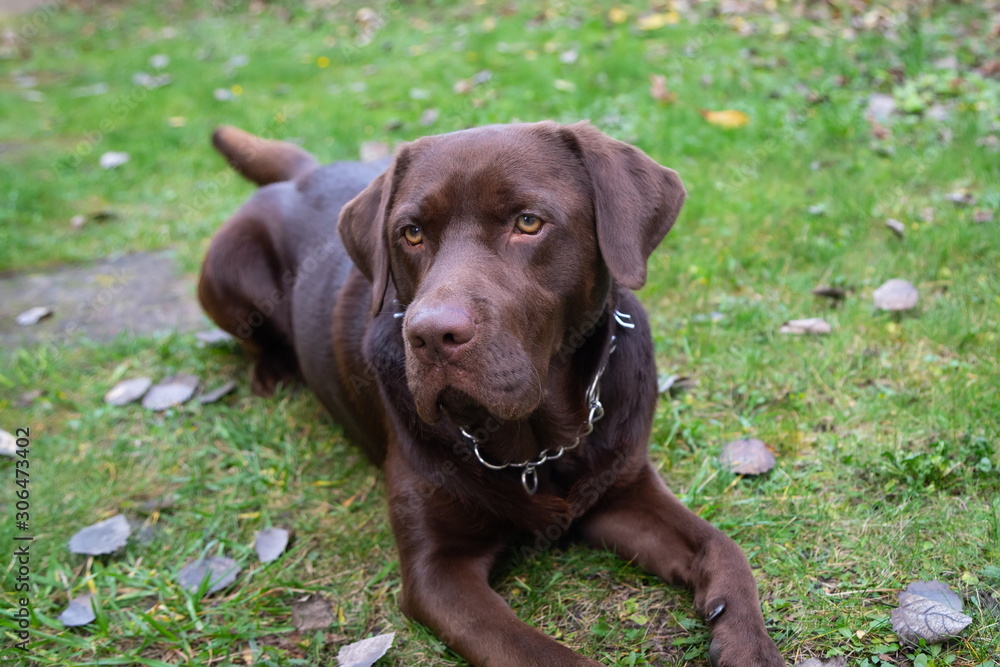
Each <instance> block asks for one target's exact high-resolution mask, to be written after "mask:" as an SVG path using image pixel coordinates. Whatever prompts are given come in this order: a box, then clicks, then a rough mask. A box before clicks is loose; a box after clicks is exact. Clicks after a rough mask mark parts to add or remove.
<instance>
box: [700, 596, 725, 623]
mask: <svg viewBox="0 0 1000 667" xmlns="http://www.w3.org/2000/svg"><path fill="white" fill-rule="evenodd" d="M724 611H726V603H725V601H723V602H720V603H719V604H717V605H715V609H713V610H712V611H711V612H709V614H708V616H706V617H705V622H706V623H711V622H712V621H714V620H716V619H717V618H719V617H720V616H722V612H724Z"/></svg>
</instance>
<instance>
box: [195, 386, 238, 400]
mask: <svg viewBox="0 0 1000 667" xmlns="http://www.w3.org/2000/svg"><path fill="white" fill-rule="evenodd" d="M233 389H236V383H235V382H233V381H232V380H229V381H227V382H226V383H224V384H223V385H221V386H219V387H216V388H215V389H213V390H212V391H209V392H206V393H204V394H202V395H201V396H199V397H198V402H199V403H201V404H202V405H208V404H209V403H215V402H216V401H217V400H219V399H220V398H222V397H223V396H225V395H226V394H228V393H229V392H231V391H232V390H233Z"/></svg>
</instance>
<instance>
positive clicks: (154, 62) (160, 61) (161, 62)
mask: <svg viewBox="0 0 1000 667" xmlns="http://www.w3.org/2000/svg"><path fill="white" fill-rule="evenodd" d="M169 64H170V56H168V55H166V54H164V53H157V54H156V55H153V56H150V57H149V66H150V67H152V68H153V69H163V68H165V67H166V66H167V65H169Z"/></svg>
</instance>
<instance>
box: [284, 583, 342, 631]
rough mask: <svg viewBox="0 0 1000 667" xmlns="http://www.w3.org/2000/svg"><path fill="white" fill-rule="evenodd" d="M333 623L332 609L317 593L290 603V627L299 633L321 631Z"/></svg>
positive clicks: (328, 602) (327, 601)
mask: <svg viewBox="0 0 1000 667" xmlns="http://www.w3.org/2000/svg"><path fill="white" fill-rule="evenodd" d="M331 623H333V607H332V606H331V605H330V601H329V600H327V599H326V598H325V597H323V596H322V595H320V594H319V593H313V594H312V595H307V596H305V597H304V598H302V599H300V600H293V601H292V625H293V626H294V627H295V629H296V630H298V631H299V632H307V631H309V630H322V629H323V628H327V627H329V626H330V624H331Z"/></svg>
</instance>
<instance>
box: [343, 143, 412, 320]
mask: <svg viewBox="0 0 1000 667" xmlns="http://www.w3.org/2000/svg"><path fill="white" fill-rule="evenodd" d="M405 163H406V158H405V148H401V149H400V150H399V151H397V153H396V157H395V159H394V160H393V162H392V164H390V165H389V167H388V168H387V169H386V170H385V171H383V172H382V173H381V174H379V175H378V176H377V177H376V178H375V180H374V181H372V182H371V183H369V184H368V187H366V188H365V189H364V190H362V191H361V193H360V194H359V195H358V196H356V197H355V198H354V199H352V200H351V201H349V202H347V204H345V205H344V208H343V209H341V211H340V218H339V219H338V220H337V231H338V232H340V238H341V240H343V242H344V247H345V248H346V249H347V254H348V255H350V257H351V261H353V262H354V265H355V266H357V267H358V269H360V270H361V273H363V274H364V276H365V277H366V278H368V280H370V281H371V284H372V305H371V313H372V317H374V316H376V315H378V314H379V312H380V311H381V310H382V302H383V301H384V300H385V292H386V289H387V288H388V285H389V241H388V238H387V236H386V231H385V226H386V216H387V215H388V214H389V210H390V209H391V208H392V199H393V194H394V193H395V188H396V183H397V182H398V179H399V177H400V176H401V174H402V171H403V168H404V165H405Z"/></svg>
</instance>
